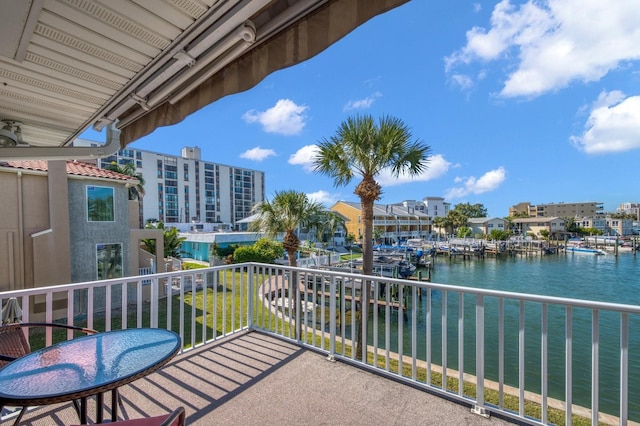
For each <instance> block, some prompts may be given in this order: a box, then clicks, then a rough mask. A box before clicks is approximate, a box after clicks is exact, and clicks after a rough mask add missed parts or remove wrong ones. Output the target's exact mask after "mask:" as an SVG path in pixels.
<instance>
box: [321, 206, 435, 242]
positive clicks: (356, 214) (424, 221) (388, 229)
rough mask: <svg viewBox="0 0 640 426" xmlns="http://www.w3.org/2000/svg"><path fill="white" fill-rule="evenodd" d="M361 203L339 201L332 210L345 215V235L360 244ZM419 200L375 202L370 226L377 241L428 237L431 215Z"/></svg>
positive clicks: (361, 232) (361, 229)
mask: <svg viewBox="0 0 640 426" xmlns="http://www.w3.org/2000/svg"><path fill="white" fill-rule="evenodd" d="M360 207H361V205H360V202H349V201H338V202H337V203H335V204H334V205H333V206H332V207H331V210H333V211H335V212H338V213H340V214H341V215H342V216H344V217H345V218H346V220H345V228H346V229H347V234H352V235H353V236H354V237H355V238H356V242H358V243H362V237H363V234H364V228H363V226H364V222H363V221H362V210H361V208H360ZM423 207H424V205H421V203H420V202H417V203H413V202H406V201H405V202H402V203H398V204H374V206H373V228H374V231H373V232H374V235H373V236H374V239H375V240H377V241H376V242H381V243H384V244H393V243H398V242H401V241H406V240H408V239H414V238H418V239H427V238H430V236H431V218H430V217H429V216H428V215H427V214H426V213H425V212H424V208H423Z"/></svg>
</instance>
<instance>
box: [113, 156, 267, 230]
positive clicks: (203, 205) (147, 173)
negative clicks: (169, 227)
mask: <svg viewBox="0 0 640 426" xmlns="http://www.w3.org/2000/svg"><path fill="white" fill-rule="evenodd" d="M200 154H201V152H200V148H198V147H185V148H183V149H182V151H181V155H180V156H174V155H168V154H160V153H156V152H151V151H145V150H142V149H135V148H127V149H122V150H120V151H118V152H117V154H116V155H112V156H110V157H106V158H103V159H101V160H100V166H101V167H103V168H104V167H106V166H107V165H109V164H110V163H112V162H114V161H115V162H117V163H118V164H121V165H122V164H126V163H133V164H135V166H136V170H137V172H138V173H141V174H142V177H143V178H144V182H145V184H144V190H145V195H144V197H143V199H142V207H141V222H144V221H146V220H148V219H156V220H159V221H161V222H164V223H166V224H177V223H186V222H202V223H214V224H225V225H226V226H225V229H228V228H230V229H235V225H236V223H237V222H238V221H239V220H242V219H244V218H246V217H248V216H250V215H251V211H252V209H253V206H254V205H255V204H256V203H259V202H261V201H263V200H264V184H265V176H264V172H261V171H257V170H251V169H245V168H242V167H234V166H228V165H223V164H218V163H213V162H210V161H203V160H202V159H201V158H200Z"/></svg>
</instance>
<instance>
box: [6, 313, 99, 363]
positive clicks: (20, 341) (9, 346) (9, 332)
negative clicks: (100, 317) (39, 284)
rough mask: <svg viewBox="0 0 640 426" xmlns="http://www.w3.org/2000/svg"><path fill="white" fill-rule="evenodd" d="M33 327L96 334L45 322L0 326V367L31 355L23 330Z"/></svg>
mask: <svg viewBox="0 0 640 426" xmlns="http://www.w3.org/2000/svg"><path fill="white" fill-rule="evenodd" d="M34 327H44V328H54V329H66V330H74V331H78V332H81V333H84V334H95V333H97V331H96V330H92V329H90V328H83V327H77V326H75V325H67V324H56V323H46V322H21V323H20V322H19V323H13V324H5V325H0V367H3V366H5V365H6V364H8V363H9V362H11V361H13V360H14V359H17V358H20V357H21V356H24V355H26V354H28V353H31V346H30V345H29V341H28V340H27V338H26V336H25V333H24V329H25V328H27V329H28V328H34Z"/></svg>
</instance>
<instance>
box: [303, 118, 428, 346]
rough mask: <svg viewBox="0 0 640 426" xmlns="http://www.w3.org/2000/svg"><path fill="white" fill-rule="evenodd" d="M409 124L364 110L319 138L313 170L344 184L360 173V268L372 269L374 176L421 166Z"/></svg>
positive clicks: (377, 189) (424, 149) (422, 151)
mask: <svg viewBox="0 0 640 426" xmlns="http://www.w3.org/2000/svg"><path fill="white" fill-rule="evenodd" d="M410 139H411V132H410V131H409V128H408V127H407V126H406V125H405V124H404V122H402V120H400V119H398V118H394V117H391V116H383V117H382V118H380V119H379V120H378V123H376V122H375V121H374V119H373V117H371V116H369V115H364V116H357V117H350V118H348V119H347V120H346V121H344V122H343V123H342V124H340V126H339V127H338V130H337V132H336V134H335V135H334V136H332V137H331V138H330V139H323V140H322V141H320V143H319V145H318V147H319V151H318V154H317V156H316V159H315V162H314V170H315V171H316V172H319V173H321V174H325V175H327V176H329V177H331V178H333V179H334V185H335V186H345V185H348V184H349V183H350V182H351V181H352V180H353V178H354V177H355V176H356V175H358V176H360V177H361V178H362V180H361V181H360V183H359V184H358V185H357V186H356V189H355V191H354V193H355V194H356V195H357V196H358V197H359V198H360V204H361V210H362V219H363V227H364V236H363V239H362V256H363V258H362V272H363V274H365V275H372V272H373V244H372V241H373V204H374V202H375V201H377V200H379V199H380V196H381V194H382V187H381V186H380V184H378V182H376V176H378V175H379V174H380V173H381V172H382V171H384V170H387V169H388V170H389V171H390V172H391V174H392V175H393V176H394V177H399V176H400V175H404V174H407V175H409V176H417V175H419V174H421V173H422V172H423V171H425V170H426V168H427V162H428V155H427V154H428V152H429V150H430V148H429V146H427V145H424V144H423V143H421V142H420V141H414V142H411V141H410ZM370 287H371V283H370V281H367V280H365V283H364V288H363V292H364V295H363V297H362V298H363V302H362V304H361V309H362V315H361V316H360V317H361V321H360V322H359V327H358V328H359V330H358V331H359V333H358V341H357V347H356V356H357V357H358V358H362V357H363V354H362V352H363V351H362V346H363V344H362V334H363V333H362V329H363V323H364V321H366V318H367V311H368V308H369V293H370Z"/></svg>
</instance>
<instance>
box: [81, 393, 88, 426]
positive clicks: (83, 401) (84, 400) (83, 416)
mask: <svg viewBox="0 0 640 426" xmlns="http://www.w3.org/2000/svg"><path fill="white" fill-rule="evenodd" d="M79 417H80V424H83V425H86V424H87V397H86V396H84V397H82V398H80V416H79Z"/></svg>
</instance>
